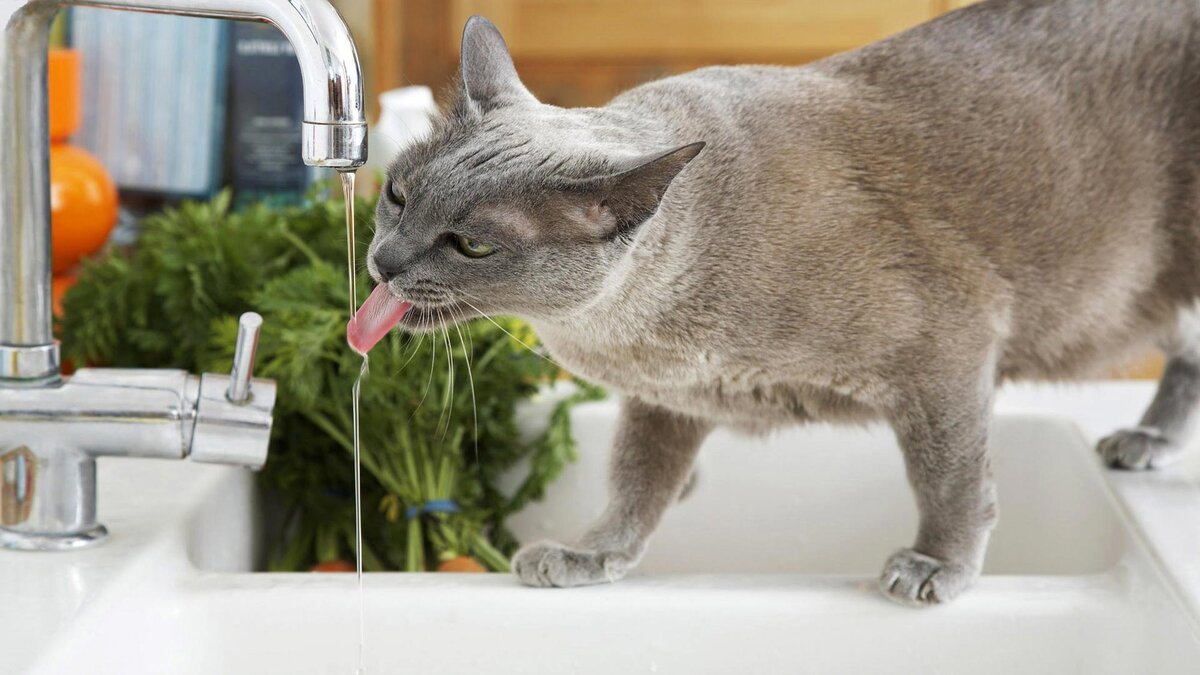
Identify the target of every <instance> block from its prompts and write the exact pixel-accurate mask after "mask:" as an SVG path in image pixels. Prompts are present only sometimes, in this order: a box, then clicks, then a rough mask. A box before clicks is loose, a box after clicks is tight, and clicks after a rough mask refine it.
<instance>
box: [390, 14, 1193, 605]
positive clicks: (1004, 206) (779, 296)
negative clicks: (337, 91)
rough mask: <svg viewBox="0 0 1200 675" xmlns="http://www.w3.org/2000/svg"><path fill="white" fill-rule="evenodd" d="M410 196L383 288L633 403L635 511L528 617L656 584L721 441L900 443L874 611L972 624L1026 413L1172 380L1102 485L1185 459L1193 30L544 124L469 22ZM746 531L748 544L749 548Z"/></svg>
mask: <svg viewBox="0 0 1200 675" xmlns="http://www.w3.org/2000/svg"><path fill="white" fill-rule="evenodd" d="M455 93H456V95H455V97H454V98H453V100H452V101H451V102H450V103H449V105H448V106H446V108H445V111H444V114H443V115H441V116H440V117H439V119H438V120H436V123H435V128H434V130H433V132H432V133H431V135H430V136H429V137H428V138H427V139H425V140H423V141H422V142H419V143H417V144H416V145H414V146H413V147H411V148H409V149H407V150H405V151H403V152H402V153H401V154H400V156H399V157H398V158H397V159H396V161H395V163H394V165H393V166H392V167H391V169H390V171H389V179H390V180H389V182H388V184H387V186H386V187H385V188H384V194H383V197H382V198H381V199H380V203H379V208H378V213H377V228H378V229H377V231H376V233H375V239H374V241H373V242H372V244H371V247H370V255H369V258H368V260H369V263H368V266H369V269H370V271H371V273H372V275H373V276H374V277H375V279H377V280H379V281H380V282H381V283H382V282H386V283H387V284H388V285H389V288H390V289H391V291H392V292H393V293H394V294H396V295H397V296H399V297H401V298H404V299H406V300H409V301H412V302H413V303H414V308H413V310H412V311H411V312H410V313H409V314H408V315H407V316H406V317H405V318H404V319H403V320H402V321H401V325H402V326H403V327H405V328H408V329H411V330H428V329H430V328H433V327H436V326H438V325H440V324H441V322H442V321H443V319H442V317H447V318H448V317H450V316H456V317H458V318H459V319H465V318H470V317H472V316H477V315H479V314H493V313H497V314H515V315H518V316H520V317H523V318H525V319H527V320H528V321H529V322H531V323H532V325H533V326H534V327H535V328H536V330H537V333H538V335H539V336H540V338H541V339H542V340H543V341H544V343H545V346H546V347H547V348H548V350H549V352H550V353H551V354H552V356H553V358H554V359H555V360H557V361H558V362H560V363H562V364H564V365H566V366H567V367H569V368H570V369H572V370H573V371H574V372H576V373H578V374H579V375H581V376H583V377H586V378H588V379H591V380H594V381H596V382H599V383H602V384H604V385H605V386H607V387H609V388H610V389H611V390H613V391H615V392H617V393H619V394H620V395H621V401H622V403H621V417H620V425H619V430H618V433H617V439H616V442H615V447H614V449H613V458H612V470H611V485H610V493H611V503H610V505H609V507H608V509H607V510H606V511H605V513H604V514H603V516H602V517H601V518H600V519H599V520H598V521H597V522H596V523H595V524H594V525H593V526H592V527H591V529H590V530H589V531H588V532H587V533H586V534H585V535H584V536H583V538H582V539H581V540H580V541H579V542H577V543H575V544H573V545H563V544H558V543H553V542H541V543H535V544H531V545H528V546H526V547H525V548H524V549H522V550H521V551H520V552H519V553H518V554H517V555H516V557H515V558H514V559H513V568H514V570H515V571H516V574H517V575H518V576H519V577H520V579H521V580H522V581H523V582H525V583H526V584H530V585H533V586H577V585H581V584H593V583H599V582H605V581H613V580H615V579H618V578H620V577H621V576H622V575H624V574H625V573H626V572H627V571H629V569H630V568H632V567H633V566H634V565H636V564H637V562H638V560H639V558H640V557H641V556H642V553H643V551H644V550H645V548H646V544H647V540H648V539H649V537H650V535H651V533H652V532H653V531H654V529H655V527H656V526H657V525H658V523H659V520H660V519H661V517H662V515H663V512H664V511H665V510H666V509H667V508H668V507H669V506H670V505H671V504H672V502H674V501H675V500H676V499H677V498H678V497H679V495H680V493H681V491H682V490H683V489H684V486H685V485H686V484H687V482H688V479H689V474H690V472H691V469H692V462H693V459H694V458H695V456H696V452H697V449H698V448H699V447H700V444H701V442H702V441H703V440H704V438H705V436H706V435H707V434H708V433H709V432H710V431H711V430H712V429H713V428H714V427H716V426H724V427H731V428H734V429H738V430H743V431H746V432H751V433H761V432H765V431H767V430H770V429H773V428H776V427H779V426H781V425H788V424H796V423H804V422H809V421H814V420H821V421H834V422H851V423H862V422H867V421H872V420H882V421H886V422H887V423H889V424H890V425H891V426H892V428H893V429H894V430H895V433H896V436H897V438H898V439H899V442H900V446H901V447H902V449H903V452H904V457H905V461H906V464H907V468H908V477H909V480H910V482H911V483H912V486H913V489H914V491H915V493H916V499H917V504H918V506H919V510H920V527H919V532H918V534H917V538H916V541H915V543H914V544H913V545H912V547H911V548H904V549H901V550H899V551H897V552H896V553H895V554H894V555H892V556H891V558H890V559H888V560H887V561H886V563H885V564H884V567H883V573H882V575H881V577H880V587H881V588H882V590H883V592H884V593H885V594H886V595H887V596H888V597H890V598H892V599H894V600H897V601H900V602H903V603H907V604H912V605H931V604H936V603H940V602H945V601H948V600H950V599H951V598H953V597H955V596H956V595H958V594H959V593H961V592H962V591H963V590H964V589H966V588H967V587H968V586H970V585H971V583H972V582H973V581H974V580H975V579H976V578H977V577H978V576H979V570H980V565H981V563H982V561H983V557H984V552H985V550H986V547H987V542H988V536H989V533H990V531H991V529H992V526H993V524H994V523H995V521H996V494H995V486H994V482H993V478H992V470H991V462H990V459H989V456H988V448H987V436H988V424H989V418H990V415H991V405H992V398H993V392H994V390H995V387H996V386H997V384H998V383H999V382H1002V381H1005V380H1014V379H1025V378H1048V379H1063V378H1073V377H1079V376H1084V375H1089V374H1094V373H1099V372H1103V371H1104V369H1106V368H1108V367H1110V366H1112V365H1113V364H1117V363H1120V362H1122V361H1123V360H1124V359H1126V358H1128V357H1129V356H1131V355H1135V354H1137V353H1139V352H1140V351H1142V350H1143V349H1145V348H1147V346H1148V345H1150V344H1153V343H1156V342H1157V343H1158V344H1160V345H1162V346H1163V347H1164V348H1165V349H1166V350H1167V351H1168V353H1169V355H1170V360H1169V363H1168V365H1167V370H1166V374H1165V375H1164V376H1163V379H1162V382H1161V383H1160V385H1159V391H1158V395H1157V397H1156V398H1155V399H1154V402H1153V404H1152V405H1151V406H1150V408H1149V410H1147V411H1146V413H1145V416H1144V417H1143V419H1142V422H1141V424H1140V426H1138V427H1136V428H1133V429H1127V430H1122V431H1118V432H1116V433H1115V434H1114V435H1112V436H1110V437H1108V438H1106V439H1104V440H1103V441H1101V442H1100V445H1099V452H1100V454H1101V455H1102V457H1103V459H1104V461H1105V462H1107V463H1108V464H1110V465H1112V466H1114V467H1122V468H1129V469H1145V468H1150V467H1156V466H1160V465H1163V464H1166V463H1168V462H1170V461H1172V460H1174V459H1175V458H1176V457H1177V455H1178V453H1179V451H1180V449H1181V448H1182V447H1183V445H1184V441H1185V439H1186V437H1187V431H1188V429H1189V427H1190V426H1191V422H1192V421H1193V419H1194V415H1193V413H1194V411H1195V409H1196V407H1197V403H1198V399H1200V313H1198V306H1197V300H1198V298H1200V184H1198V183H1197V178H1198V177H1200V3H1196V2H1195V1H1194V0H1154V1H1146V0H1056V1H1049V0H991V1H990V2H983V3H981V4H979V5H975V6H971V7H968V8H966V9H963V10H960V11H956V12H953V13H951V14H948V15H946V16H943V17H941V18H939V19H936V20H934V21H931V22H929V23H927V24H924V25H922V26H919V27H917V28H914V29H912V30H910V31H908V32H905V33H902V34H900V35H897V36H895V37H892V38H889V39H886V40H883V41H881V42H878V43H875V44H872V45H870V46H867V47H864V48H862V49H859V50H856V51H852V52H848V53H845V54H841V55H838V56H834V57H832V58H829V59H825V60H823V61H820V62H817V63H814V64H812V65H809V66H807V67H803V68H779V67H751V66H746V67H716V68H705V69H702V70H698V71H695V72H692V73H688V74H685V75H680V76H677V77H671V78H667V79H664V80H659V81H657V82H651V83H649V84H646V85H643V86H640V87H637V88H635V89H633V90H631V91H629V92H626V93H625V94H622V95H621V96H618V97H617V98H616V99H614V100H613V101H612V102H611V103H609V104H608V105H606V106H604V107H602V108H590V109H561V108H556V107H553V106H549V105H544V104H542V103H539V102H538V101H537V99H535V98H534V96H533V95H531V94H530V93H529V91H528V90H526V88H525V87H524V86H523V85H522V84H521V82H520V80H519V79H518V77H517V73H516V71H515V70H514V68H513V63H512V60H511V59H510V57H509V55H508V51H507V47H506V45H505V44H504V41H503V39H502V38H501V36H500V34H499V32H498V31H497V30H496V28H495V26H493V25H492V24H491V23H490V22H488V21H487V20H486V19H482V18H480V17H475V18H472V19H471V20H470V21H469V22H468V23H467V26H466V30H465V32H464V35H463V46H462V66H461V83H460V84H459V86H457V87H456V92H455ZM746 526H747V527H752V526H753V523H746Z"/></svg>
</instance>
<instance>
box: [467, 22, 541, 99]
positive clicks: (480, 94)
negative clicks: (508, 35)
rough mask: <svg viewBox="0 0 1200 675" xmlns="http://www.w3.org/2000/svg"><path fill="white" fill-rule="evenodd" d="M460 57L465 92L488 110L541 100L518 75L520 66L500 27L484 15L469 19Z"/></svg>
mask: <svg viewBox="0 0 1200 675" xmlns="http://www.w3.org/2000/svg"><path fill="white" fill-rule="evenodd" d="M459 60H460V66H459V67H460V68H461V75H462V85H463V91H464V92H465V93H466V95H467V98H469V99H471V100H472V101H473V102H474V103H475V104H476V105H478V106H479V107H480V108H482V109H484V110H487V109H489V108H497V107H500V106H502V105H506V104H509V103H519V102H522V101H525V102H533V103H536V102H537V99H536V98H534V96H533V94H531V93H529V90H528V89H526V88H525V85H524V84H521V78H519V77H517V69H516V67H515V66H514V65H513V61H512V57H511V56H509V53H508V45H507V44H505V43H504V37H502V36H501V35H500V29H498V28H496V24H494V23H492V22H491V21H488V20H487V19H485V18H483V17H482V16H478V15H476V16H473V17H471V18H470V19H467V25H466V27H465V28H463V36H462V51H461V53H460V55H459Z"/></svg>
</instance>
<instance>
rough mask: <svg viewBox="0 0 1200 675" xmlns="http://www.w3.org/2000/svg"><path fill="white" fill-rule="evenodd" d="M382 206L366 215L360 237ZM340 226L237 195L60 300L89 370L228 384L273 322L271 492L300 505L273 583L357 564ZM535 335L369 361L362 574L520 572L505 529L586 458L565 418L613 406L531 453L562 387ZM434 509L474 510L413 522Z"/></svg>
mask: <svg viewBox="0 0 1200 675" xmlns="http://www.w3.org/2000/svg"><path fill="white" fill-rule="evenodd" d="M373 206H374V205H373V204H371V203H369V202H367V201H363V200H360V201H359V202H358V204H357V206H356V213H357V214H358V215H359V218H358V222H357V223H356V230H357V231H358V232H365V231H368V229H367V228H369V227H370V225H371V223H370V218H371V214H373V213H374V208H373ZM344 222H345V221H344V212H343V210H342V203H341V202H328V201H327V202H321V201H314V202H313V203H309V204H305V205H302V206H297V207H288V208H285V209H271V208H267V207H265V206H261V205H258V206H251V207H249V208H247V209H244V210H240V211H236V212H234V211H232V210H231V209H230V203H229V197H228V195H227V194H222V195H220V196H218V197H217V198H216V199H214V200H213V201H211V202H208V203H187V204H184V205H182V206H181V207H180V208H178V209H173V210H168V211H166V212H164V213H162V214H159V215H156V216H153V217H151V218H148V219H146V220H145V221H144V223H143V232H142V237H141V241H140V244H139V246H138V247H137V249H136V250H134V251H132V252H130V253H123V252H114V253H111V254H110V255H108V256H106V257H104V258H102V259H99V260H96V261H92V262H88V263H86V264H85V266H84V269H83V272H82V273H81V274H80V277H79V281H78V283H77V284H76V285H75V286H74V287H73V288H72V289H71V290H70V291H69V292H68V293H67V294H66V297H65V298H64V300H63V307H64V319H63V320H62V321H61V325H60V329H61V335H62V343H63V349H64V353H65V355H66V356H67V357H68V358H70V359H72V360H73V361H74V362H75V363H77V364H85V363H86V364H103V365H106V366H117V367H174V368H184V369H188V370H190V371H192V372H205V371H207V372H222V371H227V370H228V369H229V368H230V364H231V360H232V349H233V344H234V335H235V334H236V332H237V317H238V315H240V314H241V313H242V312H244V311H246V310H249V309H253V310H255V311H257V312H259V313H260V314H262V315H263V317H264V319H265V324H264V327H263V332H262V337H261V340H260V343H259V348H258V354H257V375H258V376H259V377H266V378H273V379H275V380H276V382H277V383H278V391H279V393H278V400H277V403H276V410H275V426H274V433H273V439H272V447H271V453H270V458H269V460H268V462H267V465H266V467H265V469H264V470H263V473H262V481H263V483H264V484H265V486H267V487H268V488H269V489H270V490H271V491H272V492H273V493H274V494H276V495H277V496H278V497H279V499H280V500H281V501H282V503H283V504H284V506H285V507H286V508H285V511H286V518H285V519H284V523H283V525H282V526H281V528H280V530H279V532H277V533H276V535H277V536H276V539H277V541H276V545H275V546H274V548H273V554H272V557H271V567H272V569H276V570H300V569H307V568H308V567H309V566H311V565H312V564H314V563H316V562H325V561H329V560H334V559H349V558H352V557H353V554H354V503H353V498H352V495H353V463H352V450H353V445H352V440H353V435H352V424H351V419H352V418H351V401H352V398H351V387H352V386H353V384H354V382H355V379H356V377H357V376H358V375H359V372H360V369H361V365H362V360H361V358H360V357H359V356H358V355H356V354H354V353H353V352H352V351H351V350H350V349H349V348H347V347H346V343H345V322H346V319H347V314H348V312H349V303H348V300H347V294H348V291H347V279H346V274H345V268H344V266H345V264H346V263H345V248H344V246H345V230H344ZM359 248H360V250H365V246H362V245H361V244H360V246H359ZM358 283H359V288H361V289H365V288H369V286H370V283H369V280H368V279H366V277H365V276H361V277H360V280H359V282H358ZM534 339H535V338H534V337H533V333H532V331H530V330H529V329H528V327H526V326H524V325H523V324H521V323H520V322H518V321H515V320H512V319H499V320H497V322H496V323H491V322H488V321H483V320H480V321H474V322H471V323H469V324H466V325H463V326H459V327H456V328H450V329H448V330H447V331H445V332H444V333H442V332H439V333H432V334H426V335H423V336H414V335H392V336H390V337H389V338H388V339H386V340H384V341H383V342H381V343H380V344H379V345H378V346H376V347H375V349H374V350H373V351H372V352H371V357H370V373H369V375H367V377H366V379H365V380H364V383H363V386H362V390H361V393H362V398H361V414H362V424H361V445H362V467H363V486H362V487H363V519H364V524H363V535H364V549H363V564H364V567H365V568H366V569H372V570H390V569H404V570H423V569H428V568H431V567H434V566H436V563H437V561H439V560H444V559H448V558H451V557H454V556H457V555H471V556H473V557H475V558H477V559H478V560H480V561H481V562H483V563H484V564H485V565H487V566H488V567H489V568H491V569H494V570H502V569H505V568H506V567H507V562H506V557H507V555H509V554H511V553H512V552H513V550H514V548H515V546H516V545H517V542H516V541H515V540H514V539H513V537H512V536H511V534H510V533H508V532H507V531H506V530H505V529H504V519H505V518H506V517H507V516H509V515H511V514H512V513H514V512H516V511H517V510H519V509H520V508H522V507H524V506H525V505H526V504H527V503H528V502H529V501H531V500H534V499H538V498H540V497H541V495H542V493H543V491H544V489H545V487H546V485H547V484H549V483H550V482H551V481H553V480H554V479H555V478H556V477H557V476H558V474H559V472H560V471H561V470H562V468H563V466H565V464H566V463H568V462H570V461H572V459H573V458H574V447H575V446H574V441H573V440H572V438H571V434H570V417H569V414H568V413H569V409H570V407H571V406H573V405H575V404H576V403H578V402H580V401H583V400H588V399H594V398H597V397H599V396H600V395H601V392H600V391H599V390H598V389H596V388H594V387H591V386H588V385H584V384H582V383H580V386H579V387H578V389H577V390H576V393H575V394H573V395H571V396H569V397H568V398H566V399H565V400H563V401H561V402H560V403H558V404H557V405H556V407H555V408H554V409H553V411H552V413H551V415H550V418H549V425H548V428H547V430H546V432H545V433H544V434H543V435H542V436H541V437H540V438H538V439H536V440H534V441H533V442H532V443H523V442H522V441H521V437H520V434H519V431H518V428H517V425H516V422H515V418H514V412H515V408H516V406H517V404H518V403H519V402H521V401H524V400H527V399H529V398H531V397H533V396H535V395H537V394H538V392H539V391H541V390H542V389H543V386H544V385H545V384H547V383H549V382H552V381H555V380H557V379H560V378H562V377H563V373H562V372H560V371H559V370H558V368H556V367H555V366H554V365H552V364H551V363H550V362H549V361H547V360H545V359H543V358H541V357H540V356H538V355H537V354H536V353H535V352H534V351H533V350H532V349H530V348H528V347H527V344H529V345H532V344H533V342H534ZM525 458H527V459H528V466H529V469H528V472H527V474H526V475H525V476H524V479H523V482H522V483H521V484H520V485H519V487H518V488H517V490H516V491H515V492H514V493H513V494H511V495H508V494H505V493H503V492H502V491H501V490H500V489H499V488H498V487H497V480H498V478H499V477H500V475H501V474H503V473H505V472H507V471H510V470H512V468H513V467H514V465H516V464H517V462H518V460H521V459H525ZM437 499H453V500H454V501H455V502H456V503H457V504H458V506H459V507H460V510H459V511H457V512H453V513H422V514H420V515H418V516H416V517H412V518H409V517H407V511H408V510H409V509H410V507H417V508H420V507H421V506H422V505H423V504H425V503H426V502H428V501H430V500H437Z"/></svg>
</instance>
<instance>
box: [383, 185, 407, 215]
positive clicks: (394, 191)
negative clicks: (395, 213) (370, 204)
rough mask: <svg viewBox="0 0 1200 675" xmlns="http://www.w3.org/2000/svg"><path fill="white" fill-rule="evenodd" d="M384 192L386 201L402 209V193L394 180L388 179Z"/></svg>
mask: <svg viewBox="0 0 1200 675" xmlns="http://www.w3.org/2000/svg"><path fill="white" fill-rule="evenodd" d="M386 193H387V198H388V201H390V202H391V203H393V204H395V205H396V206H398V207H400V208H402V209H403V208H404V193H402V192H400V186H399V185H396V181H394V180H389V181H388V184H387V190H386Z"/></svg>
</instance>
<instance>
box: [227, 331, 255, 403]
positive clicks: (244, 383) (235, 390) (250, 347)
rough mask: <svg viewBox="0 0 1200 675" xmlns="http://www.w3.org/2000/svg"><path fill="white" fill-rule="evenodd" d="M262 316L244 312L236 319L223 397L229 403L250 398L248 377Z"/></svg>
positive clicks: (251, 374)
mask: <svg viewBox="0 0 1200 675" xmlns="http://www.w3.org/2000/svg"><path fill="white" fill-rule="evenodd" d="M262 323H263V318H262V316H261V315H260V314H259V313H258V312H246V313H245V314H243V315H242V316H241V318H240V319H238V333H237V346H235V347H234V350H233V370H232V371H231V372H230V373H229V388H228V389H226V390H225V398H227V399H229V402H230V403H245V402H247V401H249V400H250V378H252V377H254V355H255V353H256V352H257V351H258V333H259V330H260V329H261V328H262Z"/></svg>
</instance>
